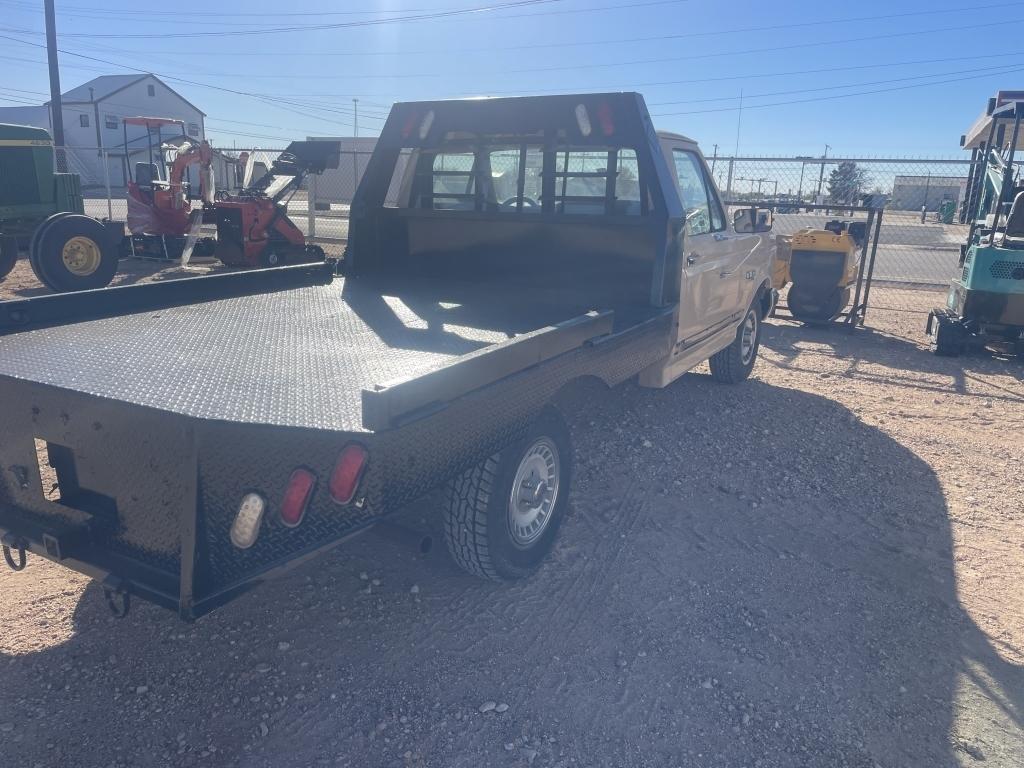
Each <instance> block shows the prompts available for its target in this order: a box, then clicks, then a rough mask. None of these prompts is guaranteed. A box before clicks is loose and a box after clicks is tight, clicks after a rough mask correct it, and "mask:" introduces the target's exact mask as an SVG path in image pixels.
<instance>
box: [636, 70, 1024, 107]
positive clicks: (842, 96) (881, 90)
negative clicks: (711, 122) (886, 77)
mask: <svg viewBox="0 0 1024 768" xmlns="http://www.w3.org/2000/svg"><path fill="white" fill-rule="evenodd" d="M1016 72H1024V67H1015V68H1013V69H1006V70H1003V71H1001V72H987V73H985V74H982V75H969V76H967V77H956V78H951V79H948V80H936V81H934V82H931V83H914V84H912V85H899V86H894V87H892V88H878V89H875V90H871V91H859V92H856V93H840V94H835V95H831V96H815V97H812V98H809V99H791V100H789V101H776V102H772V103H770V104H744V105H743V109H745V110H746V109H765V108H767V107H784V106H789V105H791V104H807V103H810V102H814V101H832V100H835V99H846V98H849V97H852V96H868V95H871V94H875V93H891V92H893V91H906V90H911V89H914V88H927V87H930V86H933V85H946V84H948V83H960V82H963V81H965V80H977V79H979V78H983V77H991V76H992V75H996V74H998V75H1008V74H1013V73H1016ZM738 109H739V107H719V108H716V109H695V110H689V111H686V112H658V113H651V117H675V116H678V115H703V114H709V113H711V112H735V111H736V110H738Z"/></svg>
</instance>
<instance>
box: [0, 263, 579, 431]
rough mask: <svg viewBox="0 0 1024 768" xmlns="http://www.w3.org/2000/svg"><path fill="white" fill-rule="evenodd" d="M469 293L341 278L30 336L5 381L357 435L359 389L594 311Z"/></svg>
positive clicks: (200, 414) (8, 358)
mask: <svg viewBox="0 0 1024 768" xmlns="http://www.w3.org/2000/svg"><path fill="white" fill-rule="evenodd" d="M466 294H467V295H460V294H459V290H458V289H457V288H451V287H448V288H446V289H445V290H444V291H441V292H439V291H438V290H435V289H434V288H433V287H432V286H419V287H411V288H393V287H392V288H390V289H388V290H382V289H381V286H380V285H377V284H374V283H371V282H364V281H360V280H356V279H351V278H350V279H348V280H337V281H335V282H334V283H333V284H331V285H327V286H312V287H306V288H299V289H295V290H290V291H281V292H276V293H268V294H262V295H255V296H246V297H241V298H232V299H225V300H219V301H210V302H205V303H201V304H193V305H186V306H179V307H171V308H167V309H161V310H158V311H151V312H141V313H136V314H131V315H124V316H119V317H113V318H109V319H102V320H91V321H85V322H80V323H74V324H70V325H66V326H58V327H53V328H45V329H40V330H35V331H27V332H24V333H18V334H14V335H11V336H6V337H0V376H9V377H13V378H18V379H24V380H28V381H34V382H38V383H41V384H46V385H50V386H54V387H60V388H63V389H69V390H74V391H78V392H83V393H86V394H89V395H94V396H99V397H103V398H111V399H117V400H121V401H125V402H129V403H133V404H136V405H142V406H149V407H154V408H159V409H162V410H166V411H170V412H172V413H178V414H182V415H187V416H192V417H197V418H204V419H217V420H225V421H234V422H246V423H256V424H269V425H275V426H289V427H308V428H316V429H327V430H338V431H345V432H360V431H365V430H364V428H363V426H362V418H361V414H362V410H361V402H360V395H361V392H362V390H363V389H364V388H369V387H372V386H373V385H375V384H383V383H386V382H389V381H393V380H395V379H402V378H408V377H411V376H416V375H418V374H421V373H425V372H427V371H429V370H432V369H434V368H436V367H438V366H440V365H442V364H444V363H446V362H449V361H450V360H452V359H453V358H456V357H458V356H460V355H463V354H466V353H467V352H471V351H473V350H476V349H480V348H482V347H485V346H487V345H489V344H493V343H496V342H500V341H504V340H506V339H508V338H510V337H512V336H514V335H515V334H518V333H523V332H527V331H530V330H533V329H535V328H538V327H541V326H543V325H545V324H549V323H553V322H559V321H561V320H565V319H567V318H569V317H572V316H573V314H574V313H576V312H579V311H585V310H586V309H591V307H587V306H586V303H585V302H582V303H573V302H572V301H570V302H569V303H568V304H566V303H564V302H563V303H556V302H547V301H544V300H543V297H536V296H534V297H532V298H530V299H526V298H524V297H523V296H521V295H516V294H514V293H511V292H508V293H504V294H503V293H502V292H501V291H494V290H488V291H483V290H481V289H480V288H479V287H477V288H475V289H472V290H469V289H467V290H466ZM441 296H444V297H447V298H448V299H449V300H443V299H441V298H439V297H441ZM452 297H454V299H455V300H452Z"/></svg>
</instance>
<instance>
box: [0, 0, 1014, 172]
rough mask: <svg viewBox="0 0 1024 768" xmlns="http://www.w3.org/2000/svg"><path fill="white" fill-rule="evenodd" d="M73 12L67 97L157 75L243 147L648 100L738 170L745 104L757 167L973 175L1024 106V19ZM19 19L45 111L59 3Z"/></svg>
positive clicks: (24, 67)
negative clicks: (506, 102)
mask: <svg viewBox="0 0 1024 768" xmlns="http://www.w3.org/2000/svg"><path fill="white" fill-rule="evenodd" d="M56 3H57V14H58V19H57V25H58V44H59V47H60V48H62V49H63V50H65V51H67V52H68V53H64V54H62V55H61V83H62V86H63V88H64V90H67V89H69V88H70V87H72V86H74V85H78V84H79V83H81V82H83V81H85V80H87V79H89V78H91V77H94V76H95V75H97V74H104V73H123V72H130V71H132V69H128V68H125V67H130V68H134V69H141V70H147V71H152V72H154V73H156V74H157V75H160V76H162V77H164V79H165V80H166V81H167V83H168V84H169V85H171V86H172V87H174V88H176V89H177V90H178V91H179V92H180V93H182V95H184V96H185V97H186V98H188V99H189V100H190V101H192V102H193V103H194V104H196V105H197V106H199V107H200V108H201V109H203V110H204V111H205V112H207V114H208V118H207V135H208V136H210V137H211V138H212V139H214V140H215V141H216V142H217V143H220V144H224V145H229V144H231V143H232V142H235V143H237V145H238V146H245V145H253V144H255V145H272V146H279V145H281V143H282V142H283V141H285V140H288V139H291V138H300V137H303V136H306V135H319V136H322V135H351V133H352V130H353V127H352V106H353V105H352V98H359V100H360V106H359V109H360V120H359V123H360V134H361V135H369V134H372V133H375V132H376V130H377V129H378V128H379V126H380V125H381V124H382V120H381V118H382V117H383V116H384V115H385V114H386V112H387V109H388V106H389V105H390V104H391V103H392V102H394V101H396V100H414V99H421V98H445V97H457V96H466V95H506V94H520V93H537V92H545V93H546V92H558V91H566V92H571V91H592V90H638V91H640V92H642V93H643V94H644V95H645V97H646V99H647V102H648V105H649V106H650V109H651V112H652V114H653V115H655V122H656V124H657V125H658V127H660V128H665V129H668V130H674V131H679V132H681V133H685V134H688V135H690V136H693V137H694V138H696V139H698V140H699V141H700V142H701V144H702V146H703V148H704V150H705V152H706V153H707V154H709V155H710V154H711V153H712V151H713V145H715V144H718V145H719V149H718V151H719V154H731V153H732V152H733V150H734V149H735V148H736V138H737V122H738V118H740V112H739V111H738V106H739V96H740V91H741V90H742V91H743V94H744V98H743V104H744V108H743V110H742V117H741V125H740V131H739V150H740V153H741V154H749V155H797V154H808V155H810V154H813V155H820V154H821V152H822V151H823V149H824V145H825V144H826V143H827V144H829V145H831V147H832V148H831V149H830V150H829V154H830V155H832V156H837V155H844V156H855V155H867V156H892V155H900V156H915V157H958V156H960V150H959V147H958V141H959V136H960V134H961V133H963V132H964V131H965V130H966V129H967V127H968V126H969V125H970V123H971V122H972V121H973V120H974V119H975V117H976V116H977V115H978V114H979V113H980V111H981V110H982V108H983V106H984V104H985V100H986V99H987V98H988V97H989V96H991V95H993V94H994V92H995V91H996V90H997V89H1000V88H1003V89H1010V88H1022V87H1024V50H1021V51H1014V48H1015V43H1014V42H1013V40H1012V38H1011V36H1010V35H1007V34H1006V32H1007V30H1009V29H1012V28H1014V27H1015V28H1016V29H1018V30H1019V29H1022V28H1024V1H1021V2H998V1H997V0H967V2H966V3H965V4H963V5H957V4H955V3H952V2H948V0H909V1H907V2H875V1H869V2H862V3H858V4H825V3H821V2H808V1H807V0H790V1H789V2H778V1H777V2H773V3H766V2H764V0H730V1H729V2H728V3H725V2H707V1H706V0H378V1H377V2H375V1H374V0H352V1H351V2H344V3H334V4H332V3H330V2H328V1H327V0H296V1H295V2H292V3H289V4H282V3H280V2H279V1H275V2H271V1H270V0H246V2H244V3H243V2H240V0H226V1H225V2H221V3H216V4H214V3H209V2H207V3H200V2H196V0H179V1H178V2H176V3H172V4H166V3H161V4H159V5H156V6H155V7H154V5H152V4H148V3H147V4H145V6H144V5H143V4H142V3H138V2H128V0H56ZM510 3H512V4H514V5H517V7H508V6H509V4H510ZM501 6H505V7H501ZM844 6H845V7H844ZM0 9H2V11H3V20H2V21H0V36H2V37H3V39H4V45H3V48H4V52H3V54H2V55H0V63H2V65H3V70H2V71H3V75H2V76H0V99H2V101H0V104H5V105H6V104H13V103H24V102H25V101H26V100H27V101H30V102H35V103H40V102H41V101H43V100H45V98H46V95H45V94H46V91H47V88H48V86H47V76H46V66H45V52H44V51H43V50H42V49H40V48H39V47H36V46H38V45H39V44H41V43H42V42H43V36H42V30H43V15H42V10H41V9H42V2H41V0H0ZM148 9H153V10H148ZM469 9H488V10H479V11H477V12H473V13H461V12H462V11H467V10H469ZM415 17H420V18H415ZM423 17H429V18H423ZM327 24H330V25H336V26H335V28H324V27H323V26H321V25H327ZM341 25H348V26H341ZM281 27H290V28H298V29H294V31H282V30H280V29H279V28H281ZM252 32H256V33H259V34H251V33H252ZM196 33H200V34H201V36H198V37H188V36H187V35H193V34H196ZM211 33H213V34H211ZM97 35H101V36H97ZM103 35H109V37H108V36H103ZM176 35H185V36H180V37H179V36H176ZM1000 37H1001V40H1000V39H997V38H1000ZM1017 37H1019V35H1017ZM15 40H18V41H23V42H15ZM32 44H34V45H32ZM1020 45H1021V48H1022V49H1024V43H1021V44H1020ZM1001 48H1005V49H1009V50H1001ZM72 53H74V54H81V55H83V56H89V57H92V59H84V58H81V57H79V56H75V55H71V54H72ZM93 59H102V60H103V62H99V61H95V60H93ZM104 62H114V63H116V64H120V65H125V66H124V67H119V66H115V65H113V64H108V63H104ZM183 80H184V81H189V82H182V81H183ZM837 86H842V87H837ZM232 91H235V93H233V92H232ZM286 102H287V103H286ZM786 102H795V103H786Z"/></svg>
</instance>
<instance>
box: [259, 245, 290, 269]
mask: <svg viewBox="0 0 1024 768" xmlns="http://www.w3.org/2000/svg"><path fill="white" fill-rule="evenodd" d="M287 263H288V259H287V258H286V257H285V254H284V248H283V247H281V246H276V247H275V245H274V243H270V244H268V245H267V247H266V248H264V249H263V251H262V253H260V266H261V267H280V266H281V265H282V264H287Z"/></svg>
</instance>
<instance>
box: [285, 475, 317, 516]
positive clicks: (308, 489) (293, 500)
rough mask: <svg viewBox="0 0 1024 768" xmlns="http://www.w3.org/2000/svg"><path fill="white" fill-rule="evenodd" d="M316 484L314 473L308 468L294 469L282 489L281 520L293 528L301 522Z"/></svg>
mask: <svg viewBox="0 0 1024 768" xmlns="http://www.w3.org/2000/svg"><path fill="white" fill-rule="evenodd" d="M315 486H316V475H314V474H313V473H312V472H310V471H309V470H308V469H302V468H301V467H300V468H299V469H296V470H295V471H294V472H292V476H291V477H290V478H288V487H287V488H286V489H285V491H284V499H283V500H282V502H281V522H282V523H284V524H285V525H287V526H288V527H289V528H294V527H295V526H296V525H298V524H299V523H301V522H302V518H303V516H304V515H305V514H306V507H307V506H308V505H309V499H310V497H311V496H312V495H313V488H314V487H315Z"/></svg>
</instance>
